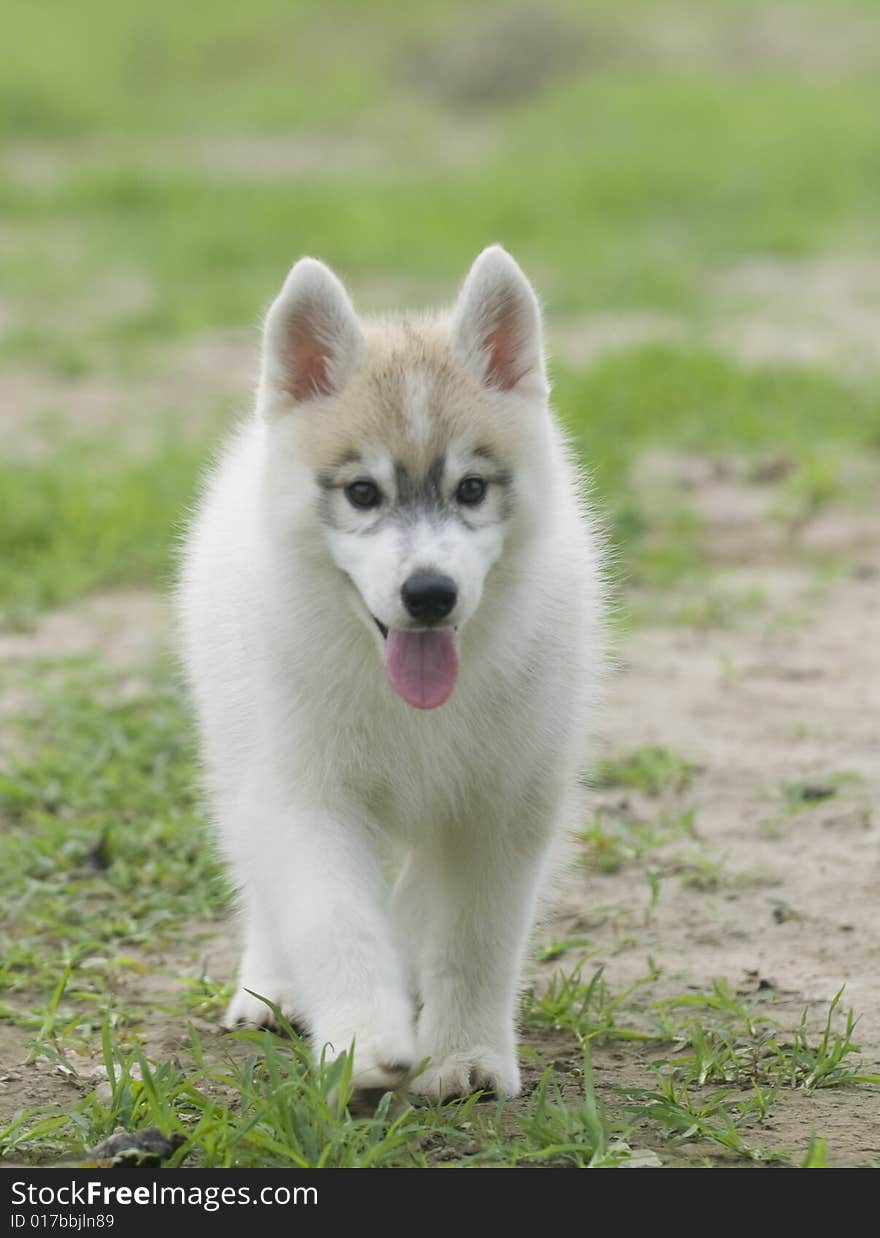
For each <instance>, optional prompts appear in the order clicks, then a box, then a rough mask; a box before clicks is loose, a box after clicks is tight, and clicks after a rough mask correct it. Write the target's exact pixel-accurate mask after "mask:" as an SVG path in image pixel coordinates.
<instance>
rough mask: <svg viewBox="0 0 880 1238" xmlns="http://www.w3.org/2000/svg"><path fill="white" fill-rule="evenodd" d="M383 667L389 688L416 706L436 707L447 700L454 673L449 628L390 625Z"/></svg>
mask: <svg viewBox="0 0 880 1238" xmlns="http://www.w3.org/2000/svg"><path fill="white" fill-rule="evenodd" d="M385 670H386V672H387V674H388V679H389V680H390V683H391V687H392V688H393V689H394V691H395V692H396V693H397V695H398V696H402V697H403V699H404V700H405V701H406V703H407V704H408V705H415V707H416V709H436V708H437V706H438V705H442V704H443V702H444V701H446V700H448V699H449V697H450V695H451V694H452V689H453V688H454V687H455V680H456V678H457V676H458V650H457V649H456V647H455V632H454V631H453V630H452V628H434V629H432V630H430V631H428V632H403V631H401V630H400V628H390V629H389V631H388V636H387V638H386V641H385Z"/></svg>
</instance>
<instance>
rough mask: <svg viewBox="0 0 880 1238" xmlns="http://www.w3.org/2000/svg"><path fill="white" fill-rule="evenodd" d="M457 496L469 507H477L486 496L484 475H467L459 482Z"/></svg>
mask: <svg viewBox="0 0 880 1238" xmlns="http://www.w3.org/2000/svg"><path fill="white" fill-rule="evenodd" d="M455 497H456V498H457V499H458V501H459V503H464V504H465V505H466V506H467V507H476V506H477V505H478V504H480V503H482V501H483V499H484V498H485V497H486V483H485V482H484V481H483V479H482V477H465V478H463V479H462V480H461V481H460V482H459V483H458V490H457V491H456V492H455Z"/></svg>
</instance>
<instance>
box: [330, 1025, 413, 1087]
mask: <svg viewBox="0 0 880 1238" xmlns="http://www.w3.org/2000/svg"><path fill="white" fill-rule="evenodd" d="M352 1041H354V1068H353V1071H352V1077H351V1081H352V1086H353V1087H354V1090H355V1093H376V1094H377V1096H381V1095H382V1093H383V1092H392V1091H394V1090H395V1089H396V1088H399V1087H401V1086H402V1085H403V1084H405V1083H406V1081H407V1079H408V1078H409V1076H410V1074H411V1073H412V1069H413V1063H414V1059H415V1045H414V1043H413V1038H412V1037H409V1036H406V1035H405V1034H403V1035H398V1036H390V1035H387V1034H386V1035H381V1034H380V1035H376V1036H369V1035H366V1034H361V1035H360V1036H357V1035H355V1036H353V1037H350V1038H349V1039H348V1043H347V1044H346V1041H345V1039H344V1038H343V1037H336V1038H334V1039H329V1040H328V1041H327V1044H326V1050H325V1052H326V1056H327V1058H328V1060H329V1059H332V1058H335V1057H338V1056H339V1055H340V1053H342V1052H347V1051H348V1050H349V1049H350V1047H351V1044H352ZM319 1049H320V1046H318V1045H317V1044H316V1045H315V1050H316V1051H319Z"/></svg>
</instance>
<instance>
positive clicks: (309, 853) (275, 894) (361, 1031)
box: [236, 807, 415, 1088]
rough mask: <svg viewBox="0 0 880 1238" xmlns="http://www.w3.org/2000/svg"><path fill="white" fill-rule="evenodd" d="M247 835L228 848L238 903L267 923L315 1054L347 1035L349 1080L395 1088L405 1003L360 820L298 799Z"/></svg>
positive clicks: (406, 1058)
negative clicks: (233, 857)
mask: <svg viewBox="0 0 880 1238" xmlns="http://www.w3.org/2000/svg"><path fill="white" fill-rule="evenodd" d="M249 843H250V846H249V847H248V848H247V852H246V854H244V851H245V849H244V848H242V847H241V845H240V844H239V846H238V848H236V850H237V851H238V865H237V867H238V871H239V875H240V876H243V877H244V884H245V887H246V897H247V902H249V903H251V904H254V903H255V902H257V903H259V904H260V905H261V906H262V908H263V911H264V913H265V917H268V918H271V921H272V922H273V924H274V925H275V931H276V945H277V949H276V951H275V954H276V957H280V958H281V959H282V960H283V968H284V972H285V975H286V976H289V977H290V990H291V992H292V993H293V994H294V995H295V1004H296V1009H297V1011H298V1012H300V1013H301V1014H302V1017H303V1019H304V1021H305V1023H306V1026H307V1027H308V1029H309V1033H310V1038H311V1042H312V1045H313V1048H314V1051H315V1053H316V1054H320V1053H321V1052H322V1050H324V1049H325V1047H326V1051H327V1053H328V1055H329V1056H330V1057H335V1056H338V1055H339V1054H340V1053H341V1052H343V1051H345V1050H347V1049H348V1048H349V1047H350V1045H351V1042H352V1041H354V1042H355V1065H354V1082H355V1085H356V1086H357V1087H358V1088H390V1087H395V1086H396V1085H397V1084H399V1083H401V1082H402V1080H403V1079H404V1078H405V1077H406V1075H407V1074H408V1072H409V1071H410V1070H411V1068H412V1065H413V1062H414V1060H415V1043H414V1032H413V1009H412V1002H411V999H410V997H409V995H408V994H407V991H406V986H405V983H404V979H403V973H402V967H401V965H400V962H399V960H398V957H397V954H396V951H395V948H394V944H393V941H392V933H391V924H390V919H389V916H388V911H387V903H388V892H387V887H386V882H385V880H384V876H383V873H382V869H381V864H380V862H379V859H378V856H377V855H376V854H375V852H374V849H373V848H372V846H371V845H370V838H369V831H368V829H367V828H366V827H365V826H364V825H363V823H361V822H359V821H358V820H357V819H356V814H353V813H350V812H349V813H345V812H340V813H336V814H328V813H327V811H326V810H316V809H314V808H302V807H300V808H292V809H291V810H290V811H288V812H285V813H282V814H276V815H275V816H274V817H273V818H271V819H270V820H269V821H268V822H266V823H265V825H264V826H263V828H262V829H261V833H260V836H259V837H257V836H255V834H254V833H253V832H251V834H250V837H249ZM271 962H272V966H274V964H275V959H273V960H272V961H271ZM243 979H244V977H243Z"/></svg>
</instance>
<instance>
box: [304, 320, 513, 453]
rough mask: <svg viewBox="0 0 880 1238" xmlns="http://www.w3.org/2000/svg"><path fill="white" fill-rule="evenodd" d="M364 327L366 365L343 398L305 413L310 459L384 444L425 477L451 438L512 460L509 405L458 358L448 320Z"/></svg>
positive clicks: (323, 402)
mask: <svg viewBox="0 0 880 1238" xmlns="http://www.w3.org/2000/svg"><path fill="white" fill-rule="evenodd" d="M364 326H365V336H366V359H365V361H364V364H363V366H362V367H361V369H360V370H359V371H358V372H357V373H356V374H354V375H353V377H352V378H351V380H350V381H349V383H348V384H347V386H346V387H345V390H344V392H343V393H342V395H341V396H340V397H338V398H334V397H332V396H331V397H329V398H326V399H324V400H322V401H321V406H320V408H317V407H316V408H315V409H314V410H313V411H312V412H311V414H309V413H306V414H305V415H304V416H303V418H302V422H301V424H300V426H299V434H298V442H299V444H300V447H301V451H302V456H303V459H304V460H305V461H306V462H307V463H308V464H310V465H311V466H312V467H313V468H314V469H315V470H319V469H324V468H333V467H335V466H336V465H338V463H339V461H340V459H342V458H344V457H346V456H350V455H360V454H362V452H364V451H365V450H366V449H367V447H369V446H375V444H376V443H377V442H380V443H384V444H385V445H387V447H388V448H389V449H390V450H391V451H392V452H393V455H394V458H395V460H397V461H399V462H400V463H401V464H402V465H403V466H404V467H405V468H406V469H408V470H409V472H410V473H411V475H412V476H413V477H421V476H423V475H424V474H425V473H426V472H427V470H428V469H429V468H430V467H431V465H432V463H433V461H434V460H436V458H437V457H438V456H440V455H442V454H443V452H444V451H445V450H446V448H447V447H448V444H449V443H450V441H452V440H456V441H458V442H460V443H462V444H466V445H467V446H468V447H470V448H472V449H474V450H476V449H478V448H479V449H483V450H486V451H488V453H489V454H491V455H492V456H493V458H494V459H496V460H498V461H499V462H501V463H508V462H509V460H510V457H511V454H512V449H513V453H514V454H515V449H516V446H517V444H516V426H515V425H512V424H511V417H510V414H509V410H508V409H507V408H506V407H505V405H504V401H503V399H500V398H499V396H498V395H497V394H496V393H495V392H493V391H491V390H488V389H486V388H485V387H484V386H483V385H482V384H480V383H479V382H478V381H477V379H476V378H475V377H474V375H473V374H472V373H471V372H470V371H469V370H468V369H467V367H466V366H465V365H463V364H462V362H461V361H460V360H459V359H458V358H457V357H456V356H455V354H454V352H453V349H452V345H451V342H450V337H449V327H448V324H447V323H445V322H443V321H442V320H437V319H428V318H425V319H403V320H399V321H386V322H374V323H366V324H364ZM511 436H513V437H511Z"/></svg>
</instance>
